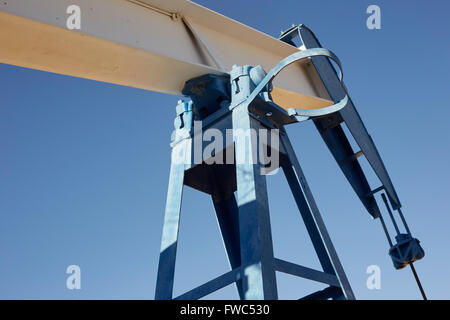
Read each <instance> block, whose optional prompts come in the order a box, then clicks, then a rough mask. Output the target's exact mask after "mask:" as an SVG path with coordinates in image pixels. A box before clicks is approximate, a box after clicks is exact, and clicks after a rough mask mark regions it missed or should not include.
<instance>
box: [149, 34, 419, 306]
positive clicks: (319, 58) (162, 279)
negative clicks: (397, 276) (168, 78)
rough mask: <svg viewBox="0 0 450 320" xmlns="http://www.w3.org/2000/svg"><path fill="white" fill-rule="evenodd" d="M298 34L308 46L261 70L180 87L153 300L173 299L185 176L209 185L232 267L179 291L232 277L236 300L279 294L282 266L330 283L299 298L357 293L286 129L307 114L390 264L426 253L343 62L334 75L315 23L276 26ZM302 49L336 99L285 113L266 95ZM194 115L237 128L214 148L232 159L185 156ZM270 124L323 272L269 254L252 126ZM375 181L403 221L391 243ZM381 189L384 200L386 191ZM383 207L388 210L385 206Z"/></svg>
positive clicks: (200, 292) (236, 70) (210, 124)
mask: <svg viewBox="0 0 450 320" xmlns="http://www.w3.org/2000/svg"><path fill="white" fill-rule="evenodd" d="M296 34H299V35H300V36H301V38H302V40H303V42H304V44H305V46H306V47H308V48H309V47H311V48H312V49H308V50H304V51H301V52H298V53H295V54H293V55H291V56H289V57H287V58H285V59H283V60H282V61H281V62H280V63H279V64H278V65H277V66H276V67H275V68H273V69H272V70H270V71H269V73H267V74H266V73H265V71H264V70H263V69H262V68H261V67H260V66H257V67H251V66H233V69H232V70H231V72H230V75H229V77H228V76H215V75H205V76H202V77H199V78H196V79H192V80H190V81H188V82H187V83H186V87H185V89H184V90H183V92H184V93H185V94H187V95H189V96H190V97H191V98H192V101H193V102H183V101H180V102H179V105H178V106H177V119H176V120H175V128H176V130H175V135H174V141H173V142H172V144H171V145H172V148H173V152H172V167H171V174H170V182H169V192H168V200H167V206H166V217H165V224H164V229H163V244H162V249H161V255H160V264H159V271H158V281H157V289H156V298H157V299H171V298H172V288H173V276H174V270H175V258H176V244H177V238H178V226H179V219H180V206H181V195H182V189H183V184H186V185H189V186H191V187H193V188H195V189H198V190H200V191H203V192H206V193H209V194H211V197H212V200H213V204H214V208H215V211H216V216H217V220H218V223H219V227H220V230H221V234H222V238H223V241H224V246H225V250H226V252H227V255H228V259H229V262H230V268H231V271H230V272H228V273H226V274H224V275H222V276H220V277H218V278H216V279H213V280H211V281H209V282H207V283H206V284H204V285H201V286H199V287H198V288H196V289H193V290H191V291H189V292H187V293H186V294H184V295H181V296H180V297H178V298H180V299H194V298H196V299H197V298H201V297H204V296H205V295H207V294H209V293H211V292H212V291H214V290H217V289H219V288H222V287H224V286H226V285H228V284H230V283H236V285H237V289H238V293H239V295H240V297H241V299H276V298H277V296H278V293H277V283H276V276H275V273H276V271H279V272H284V273H289V274H292V275H296V276H299V277H303V278H306V279H310V280H314V281H317V282H322V283H326V284H328V285H330V287H328V288H326V289H324V290H321V291H318V292H316V293H313V294H311V295H308V296H306V297H304V298H307V299H329V298H331V299H354V294H353V292H352V289H351V287H350V284H349V282H348V279H347V277H346V275H345V273H344V270H343V268H342V265H341V263H340V261H339V258H338V255H337V253H336V250H335V249H334V246H333V244H332V242H331V239H330V236H329V234H328V231H327V229H326V227H325V224H324V222H323V220H322V218H321V215H320V212H319V210H318V208H317V205H316V203H315V200H314V198H313V195H312V193H311V190H310V189H309V186H308V184H307V182H306V178H305V176H304V174H303V171H302V169H301V167H300V164H299V161H298V159H297V157H296V155H295V152H294V150H293V147H292V145H291V142H290V141H289V138H288V137H287V134H286V131H285V130H284V126H285V125H287V124H290V123H294V122H297V121H303V120H305V119H312V120H313V121H314V122H315V125H316V127H317V129H318V130H319V132H320V134H321V135H322V137H323V139H324V140H325V142H326V144H327V146H328V147H329V149H330V151H331V152H332V154H333V156H334V157H335V159H336V160H337V162H338V164H339V166H340V167H341V169H342V171H343V172H344V174H345V176H346V178H347V179H348V181H349V182H350V183H351V185H352V187H353V189H354V190H355V192H356V193H357V194H358V196H359V198H360V199H361V201H362V202H363V204H364V205H365V207H366V208H367V210H368V211H369V213H370V214H371V215H372V216H373V217H374V218H380V221H381V222H382V225H383V229H384V230H385V232H386V236H387V237H388V241H389V243H390V246H391V250H390V254H391V256H392V258H393V261H394V265H396V267H397V266H400V267H401V266H404V265H405V263H406V264H411V266H412V262H413V261H415V260H417V259H420V258H421V257H422V256H423V250H422V248H421V247H420V245H419V241H418V240H417V239H414V238H412V236H411V233H410V231H409V228H408V226H407V224H406V221H405V219H404V216H403V214H402V212H401V210H400V202H399V200H398V197H397V195H396V193H395V190H394V188H393V186H392V183H391V181H390V179H389V176H388V175H387V171H386V169H385V168H384V165H383V163H382V161H381V158H380V157H379V155H378V153H377V151H376V148H375V145H374V144H373V141H372V140H371V138H370V136H369V135H368V133H367V131H366V129H365V128H364V125H363V124H362V122H361V119H360V118H359V116H358V114H357V112H356V110H355V108H354V106H353V104H352V102H351V99H350V98H349V97H348V94H347V90H346V89H345V86H344V85H343V84H342V71H341V75H340V76H338V75H337V74H336V72H335V70H334V68H333V67H332V65H331V63H330V61H329V60H328V59H331V60H334V61H335V62H336V64H337V65H338V67H339V68H341V66H340V62H339V59H338V58H337V57H336V56H335V55H334V54H333V53H332V52H330V51H328V50H326V49H323V48H320V44H319V43H318V41H317V39H316V38H315V37H314V35H313V34H312V32H311V31H310V30H309V29H307V28H305V27H304V26H301V27H299V28H293V29H291V30H290V31H288V32H287V33H285V34H284V35H282V40H284V41H286V42H288V43H292V39H293V37H294V36H295V35H296ZM306 58H310V59H311V60H312V62H313V64H314V66H315V68H316V70H317V72H318V74H319V76H320V77H321V79H322V81H323V82H324V85H325V87H326V89H327V90H328V92H329V94H330V96H331V98H332V99H333V100H334V101H335V104H334V105H333V106H330V107H327V108H322V109H316V110H303V109H301V110H300V109H292V110H289V111H288V112H286V111H285V110H283V109H282V108H280V107H279V106H277V105H276V104H275V103H273V101H272V100H271V97H270V91H271V88H272V81H273V79H274V78H275V77H276V75H277V74H278V73H279V72H280V71H281V70H283V68H285V67H286V66H288V65H289V64H291V63H293V62H295V61H299V60H301V59H306ZM194 119H196V120H200V119H201V120H203V128H205V129H206V128H214V129H217V130H219V131H220V132H222V133H224V132H225V131H226V129H232V130H233V132H234V133H236V132H239V134H237V133H236V134H233V138H234V143H233V144H232V145H231V146H229V145H228V146H224V150H222V151H219V152H223V153H224V154H225V153H226V154H227V156H228V155H229V154H230V152H231V154H232V158H233V159H235V163H234V164H232V165H231V166H230V165H227V164H224V165H219V164H214V165H206V164H205V163H194V162H192V142H193V141H195V137H196V136H197V135H198V133H197V132H194V130H192V129H193V128H192V121H193V120H194ZM344 121H345V122H346V123H347V125H348V127H349V129H350V132H351V133H352V135H353V136H354V137H355V139H356V141H357V142H358V144H359V146H360V147H361V151H359V152H356V153H355V152H354V151H353V149H352V148H351V146H350V143H349V142H348V139H347V137H346V135H345V133H344V131H343V130H342V127H341V123H342V122H344ZM270 128H276V129H279V130H280V132H281V135H280V139H281V145H280V149H279V151H280V160H281V167H282V169H283V171H284V173H285V176H286V178H287V181H288V183H289V186H290V188H291V191H292V193H293V196H294V199H295V201H296V203H297V206H298V209H299V211H300V213H301V216H302V219H303V222H304V223H305V226H306V228H307V231H308V234H309V236H310V238H311V241H312V243H313V246H314V249H315V251H316V253H317V255H318V258H319V261H320V263H321V266H322V269H323V272H322V271H317V270H313V269H310V268H306V267H303V266H299V265H296V264H293V263H290V262H287V261H284V260H280V259H277V258H275V257H274V252H273V244H272V236H271V228H270V217H269V209H268V199H267V186H266V177H265V175H264V174H263V173H264V166H263V165H262V164H261V163H260V162H259V161H258V160H257V159H256V158H255V157H257V154H254V152H253V150H257V145H258V141H257V138H256V137H255V136H254V135H253V134H251V130H256V131H258V129H270ZM202 147H204V146H202ZM216 152H217V150H216ZM361 155H365V156H366V157H367V159H368V160H369V163H370V164H371V165H372V167H373V168H374V170H375V172H376V173H377V175H378V177H379V178H380V180H381V182H382V183H383V185H382V186H381V187H379V188H376V189H374V190H372V189H371V188H370V186H369V184H368V182H367V179H366V177H365V175H364V172H363V170H362V169H361V167H360V165H359V163H358V161H357V158H358V157H359V156H361ZM180 159H184V160H185V162H184V164H180V163H179V161H180ZM382 190H385V191H386V192H387V194H388V196H389V199H390V201H391V204H392V205H393V206H394V208H396V209H397V210H398V211H399V214H400V217H401V219H402V221H403V223H404V226H405V228H406V230H407V234H401V233H400V231H399V230H398V227H397V225H396V223H395V220H393V222H394V225H395V227H396V229H397V231H398V235H397V237H396V240H397V243H396V244H395V245H393V244H392V241H391V239H390V236H389V233H388V231H387V228H386V226H385V224H384V220H383V219H382V216H381V213H380V210H379V208H378V205H377V203H376V200H375V197H374V195H375V194H376V193H377V192H380V191H382ZM234 192H236V195H237V198H235V196H234ZM382 196H383V198H384V200H386V199H385V197H384V194H383V195H382ZM386 205H388V204H387V200H386ZM388 211H389V214H390V216H391V217H392V218H393V215H392V212H391V211H390V208H389V207H388ZM396 263H397V264H396Z"/></svg>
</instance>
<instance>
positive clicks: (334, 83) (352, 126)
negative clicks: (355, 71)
mask: <svg viewBox="0 0 450 320" xmlns="http://www.w3.org/2000/svg"><path fill="white" fill-rule="evenodd" d="M296 34H298V35H299V36H300V38H301V40H302V42H303V45H304V46H305V47H306V48H308V49H310V48H321V47H322V46H321V45H320V42H319V41H318V40H317V38H316V36H315V35H314V34H313V32H312V31H311V30H310V29H309V28H308V27H306V26H304V25H300V26H297V27H294V28H292V29H291V30H290V31H288V32H287V33H286V34H284V35H282V36H281V39H289V40H290V41H292V39H293V37H295V35H296ZM286 37H287V38H286ZM311 60H312V63H313V65H314V67H315V69H316V70H317V73H318V74H319V76H320V78H321V80H322V82H323V84H324V85H325V88H326V89H327V91H328V93H329V95H330V97H331V98H332V99H333V100H334V101H339V100H340V99H342V97H343V96H345V94H346V92H345V90H343V88H342V85H341V83H340V81H339V78H338V76H337V74H336V71H335V69H334V68H333V66H332V65H331V63H330V61H329V60H328V59H326V58H323V57H313V58H311ZM339 115H340V117H341V118H342V120H343V121H345V123H346V125H347V127H348V129H349V131H350V132H351V134H352V135H353V137H354V138H355V140H356V142H357V143H358V145H359V147H360V148H361V151H362V152H363V154H364V155H365V157H366V158H367V160H368V162H369V163H370V165H371V166H372V168H373V170H374V171H375V173H376V174H377V176H378V178H379V179H380V180H381V182H382V183H383V185H384V187H385V189H386V192H387V193H388V195H389V199H390V200H391V203H392V206H393V207H394V209H398V208H400V207H401V204H400V200H399V199H398V196H397V193H396V191H395V188H394V186H393V184H392V182H391V179H390V177H389V174H388V172H387V170H386V168H385V166H384V164H383V161H382V160H381V157H380V155H379V154H378V151H377V148H376V146H375V144H374V142H373V141H372V138H371V137H370V135H369V134H368V132H367V129H366V128H365V126H364V124H363V122H362V121H361V118H360V116H359V115H358V112H357V111H356V108H355V106H354V104H353V102H352V100H351V99H349V101H348V104H347V107H346V108H343V109H342V110H340V111H339ZM355 191H356V190H355ZM357 193H358V192H357ZM358 195H359V194H358ZM362 200H363V199H362ZM363 202H364V201H363ZM372 215H373V213H372Z"/></svg>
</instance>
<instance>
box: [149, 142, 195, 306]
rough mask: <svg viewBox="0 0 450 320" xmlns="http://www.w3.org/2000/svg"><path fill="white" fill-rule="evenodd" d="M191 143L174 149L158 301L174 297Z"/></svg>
mask: <svg viewBox="0 0 450 320" xmlns="http://www.w3.org/2000/svg"><path fill="white" fill-rule="evenodd" d="M189 143H190V140H189V139H186V140H183V141H181V142H180V143H178V144H177V145H176V146H174V147H173V149H172V164H171V167H170V178H169V190H168V193H167V201H166V213H165V216H164V227H163V234H162V241H161V251H160V255H159V265H158V278H157V281H156V292H155V299H156V300H170V299H172V295H173V282H174V276H175V260H176V255H177V243H178V229H179V225H180V211H181V198H182V194H183V184H184V170H185V159H186V156H187V151H188V148H190V145H189Z"/></svg>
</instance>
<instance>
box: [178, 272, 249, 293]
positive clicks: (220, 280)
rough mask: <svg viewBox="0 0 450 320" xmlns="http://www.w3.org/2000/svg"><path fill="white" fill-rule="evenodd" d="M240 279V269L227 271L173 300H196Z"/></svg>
mask: <svg viewBox="0 0 450 320" xmlns="http://www.w3.org/2000/svg"><path fill="white" fill-rule="evenodd" d="M240 278H241V270H240V268H236V269H233V270H231V271H228V272H227V273H225V274H223V275H221V276H219V277H217V278H215V279H212V280H210V281H208V282H206V283H204V284H202V285H200V286H198V287H197V288H195V289H192V290H190V291H188V292H186V293H183V294H182V295H180V296H178V297H176V298H175V300H198V299H201V298H203V297H205V296H207V295H208V294H210V293H213V292H214V291H217V290H220V289H222V288H224V287H226V286H227V285H229V284H231V283H233V282H237V281H240Z"/></svg>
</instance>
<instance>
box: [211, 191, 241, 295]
mask: <svg viewBox="0 0 450 320" xmlns="http://www.w3.org/2000/svg"><path fill="white" fill-rule="evenodd" d="M212 200H213V203H214V208H215V209H216V216H217V221H218V223H219V227H220V231H221V233H222V239H223V243H224V246H225V250H226V251H227V255H228V261H229V262H230V266H231V269H235V268H238V267H240V265H241V246H240V243H239V216H238V215H239V212H238V206H237V202H236V199H235V197H234V194H233V193H232V194H230V195H228V196H223V197H218V196H215V195H213V196H212ZM236 286H237V289H238V293H239V296H240V298H241V299H243V298H244V295H243V290H242V281H238V282H236Z"/></svg>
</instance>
